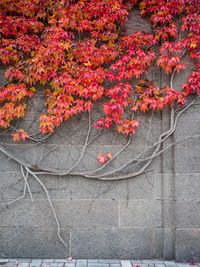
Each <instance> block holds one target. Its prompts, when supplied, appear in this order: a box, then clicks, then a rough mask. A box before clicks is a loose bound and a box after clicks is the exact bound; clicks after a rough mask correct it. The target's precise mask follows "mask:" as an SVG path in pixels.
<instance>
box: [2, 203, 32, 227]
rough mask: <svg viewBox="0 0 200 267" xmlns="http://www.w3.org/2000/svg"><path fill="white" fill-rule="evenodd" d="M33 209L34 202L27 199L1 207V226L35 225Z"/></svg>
mask: <svg viewBox="0 0 200 267" xmlns="http://www.w3.org/2000/svg"><path fill="white" fill-rule="evenodd" d="M32 209H33V203H32V202H31V201H30V200H25V199H22V200H19V201H18V202H16V203H13V204H11V205H9V206H5V207H3V208H1V211H0V216H1V220H0V226H12V227H17V226H20V227H22V226H27V227H28V226H30V227H31V226H33V222H32Z"/></svg>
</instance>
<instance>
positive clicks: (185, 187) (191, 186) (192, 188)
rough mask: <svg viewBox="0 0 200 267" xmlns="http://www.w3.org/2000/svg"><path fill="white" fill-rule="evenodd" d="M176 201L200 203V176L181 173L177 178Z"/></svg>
mask: <svg viewBox="0 0 200 267" xmlns="http://www.w3.org/2000/svg"><path fill="white" fill-rule="evenodd" d="M175 184H176V200H179V201H200V194H199V191H200V174H199V173H187V174H184V173H181V174H179V173H178V174H176V176H175Z"/></svg>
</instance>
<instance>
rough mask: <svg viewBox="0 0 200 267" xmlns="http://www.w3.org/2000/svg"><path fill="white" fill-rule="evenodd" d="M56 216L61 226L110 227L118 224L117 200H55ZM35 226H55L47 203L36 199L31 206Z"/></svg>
mask: <svg viewBox="0 0 200 267" xmlns="http://www.w3.org/2000/svg"><path fill="white" fill-rule="evenodd" d="M53 205H54V207H55V210H56V213H57V216H58V218H59V221H60V223H61V225H62V226H63V227H66V226H67V227H87V226H88V225H91V226H93V227H110V226H117V225H118V202H117V201H112V200H55V201H53ZM32 217H33V224H34V226H35V227H45V226H46V227H47V226H48V227H55V226H56V224H55V220H54V218H53V214H52V211H51V209H50V207H49V203H48V202H47V201H46V200H36V201H35V202H34V208H33V215H32Z"/></svg>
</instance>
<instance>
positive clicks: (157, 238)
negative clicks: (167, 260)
mask: <svg viewBox="0 0 200 267" xmlns="http://www.w3.org/2000/svg"><path fill="white" fill-rule="evenodd" d="M163 237H164V236H163V229H162V228H155V229H154V233H153V258H154V259H162V258H163V250H164V246H163V241H164V240H163ZM154 261H155V260H154Z"/></svg>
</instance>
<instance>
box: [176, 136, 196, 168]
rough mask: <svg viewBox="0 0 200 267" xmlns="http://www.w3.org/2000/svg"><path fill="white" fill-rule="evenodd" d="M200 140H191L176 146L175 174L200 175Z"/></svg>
mask: <svg viewBox="0 0 200 267" xmlns="http://www.w3.org/2000/svg"><path fill="white" fill-rule="evenodd" d="M199 155H200V140H199V139H195V140H194V139H189V140H188V141H187V142H185V143H181V144H179V145H176V146H175V161H174V164H175V172H177V173H199V172H200V165H199Z"/></svg>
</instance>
